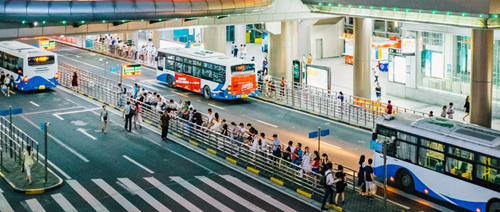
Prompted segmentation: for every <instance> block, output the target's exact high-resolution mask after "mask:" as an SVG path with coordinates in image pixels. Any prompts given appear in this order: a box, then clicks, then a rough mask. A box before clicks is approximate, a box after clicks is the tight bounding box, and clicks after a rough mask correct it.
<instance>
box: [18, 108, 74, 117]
mask: <svg viewBox="0 0 500 212" xmlns="http://www.w3.org/2000/svg"><path fill="white" fill-rule="evenodd" d="M77 108H82V106H76V107H67V108H59V109H53V110H41V111H36V112H29V113H23V115H26V116H27V115H35V114H40V113H52V112H57V111H61V110H71V109H77Z"/></svg>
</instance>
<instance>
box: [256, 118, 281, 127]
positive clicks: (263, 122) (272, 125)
mask: <svg viewBox="0 0 500 212" xmlns="http://www.w3.org/2000/svg"><path fill="white" fill-rule="evenodd" d="M255 120H256V121H257V122H260V123H262V124H265V125H269V126H271V127H274V128H278V126H276V125H274V124H269V123H267V122H265V121H261V120H259V119H255Z"/></svg>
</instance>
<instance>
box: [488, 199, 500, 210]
mask: <svg viewBox="0 0 500 212" xmlns="http://www.w3.org/2000/svg"><path fill="white" fill-rule="evenodd" d="M496 211H500V200H498V199H494V200H492V201H491V202H490V203H489V204H488V209H486V212H496Z"/></svg>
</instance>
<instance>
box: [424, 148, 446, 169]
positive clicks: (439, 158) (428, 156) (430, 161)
mask: <svg viewBox="0 0 500 212" xmlns="http://www.w3.org/2000/svg"><path fill="white" fill-rule="evenodd" d="M443 161H444V154H443V153H440V152H436V151H433V150H430V149H426V148H422V147H420V149H419V155H418V164H419V165H421V166H423V167H426V168H429V169H432V170H435V171H437V172H443V166H444V165H443Z"/></svg>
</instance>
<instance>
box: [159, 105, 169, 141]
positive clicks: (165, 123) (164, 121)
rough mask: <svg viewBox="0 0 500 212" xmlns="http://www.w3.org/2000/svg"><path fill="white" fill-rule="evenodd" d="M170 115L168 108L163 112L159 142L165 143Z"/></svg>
mask: <svg viewBox="0 0 500 212" xmlns="http://www.w3.org/2000/svg"><path fill="white" fill-rule="evenodd" d="M168 113H170V108H167V109H166V110H164V111H163V115H162V116H161V119H160V121H161V140H163V141H167V135H168V124H169V121H170V116H169V115H168Z"/></svg>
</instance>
